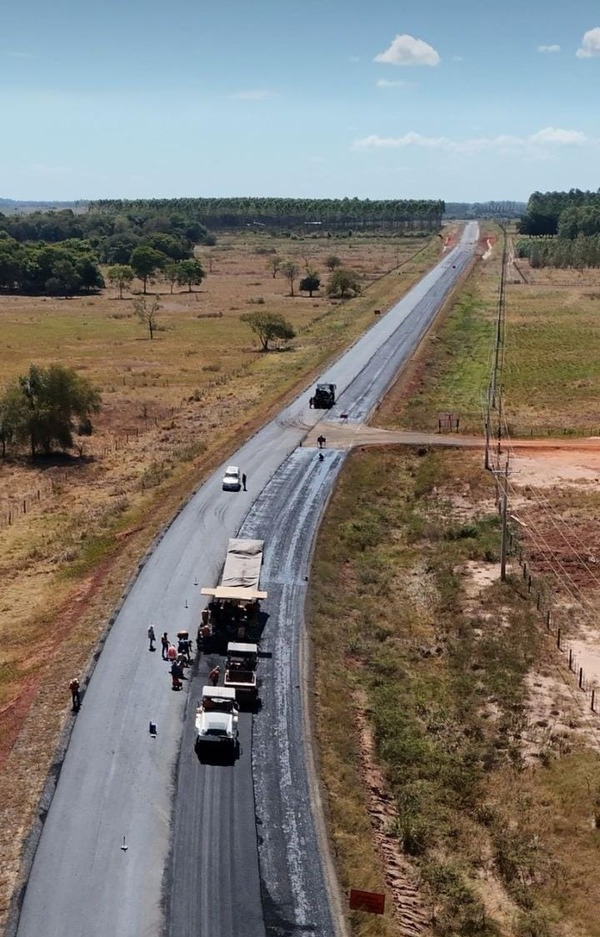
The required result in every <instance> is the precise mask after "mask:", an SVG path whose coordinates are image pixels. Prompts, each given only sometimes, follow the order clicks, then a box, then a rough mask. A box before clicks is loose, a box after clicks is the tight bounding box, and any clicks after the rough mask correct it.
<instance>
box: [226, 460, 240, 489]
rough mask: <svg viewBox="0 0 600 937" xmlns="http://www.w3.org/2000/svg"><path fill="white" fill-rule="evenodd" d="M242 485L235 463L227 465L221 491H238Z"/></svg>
mask: <svg viewBox="0 0 600 937" xmlns="http://www.w3.org/2000/svg"><path fill="white" fill-rule="evenodd" d="M241 487H242V479H241V476H240V470H239V468H238V467H237V465H228V466H227V468H226V469H225V474H224V475H223V491H239V490H240V488H241Z"/></svg>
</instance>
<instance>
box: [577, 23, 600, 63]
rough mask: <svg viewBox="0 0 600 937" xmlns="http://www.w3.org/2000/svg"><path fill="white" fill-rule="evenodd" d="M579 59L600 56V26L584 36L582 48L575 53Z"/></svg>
mask: <svg viewBox="0 0 600 937" xmlns="http://www.w3.org/2000/svg"><path fill="white" fill-rule="evenodd" d="M575 55H576V56H577V58H578V59H591V58H592V57H593V56H594V55H600V26H596V28H595V29H588V31H587V32H586V33H584V34H583V39H582V40H581V48H580V49H577V52H576V53H575Z"/></svg>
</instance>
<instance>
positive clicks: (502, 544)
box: [500, 456, 508, 582]
mask: <svg viewBox="0 0 600 937" xmlns="http://www.w3.org/2000/svg"><path fill="white" fill-rule="evenodd" d="M502 488H503V490H502V511H501V517H502V533H501V536H500V581H501V582H506V547H507V544H508V456H507V458H506V467H505V469H504V484H503V486H502Z"/></svg>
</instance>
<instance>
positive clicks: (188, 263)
mask: <svg viewBox="0 0 600 937" xmlns="http://www.w3.org/2000/svg"><path fill="white" fill-rule="evenodd" d="M205 276H206V274H205V273H204V267H203V266H202V264H201V263H200V261H199V260H195V259H192V260H180V261H179V263H178V264H177V282H178V283H179V285H180V286H187V288H188V292H190V293H191V292H192V286H199V285H200V283H202V280H203V279H204V277H205Z"/></svg>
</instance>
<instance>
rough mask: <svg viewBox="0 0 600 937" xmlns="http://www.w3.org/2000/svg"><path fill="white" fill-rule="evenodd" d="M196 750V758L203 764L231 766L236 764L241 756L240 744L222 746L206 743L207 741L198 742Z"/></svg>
mask: <svg viewBox="0 0 600 937" xmlns="http://www.w3.org/2000/svg"><path fill="white" fill-rule="evenodd" d="M194 750H195V752H196V758H197V759H198V761H199V762H200V764H201V765H215V766H217V765H219V766H222V767H224V766H229V767H231V765H234V764H235V763H236V761H237V760H238V758H239V757H240V746H239V744H237V745H235V746H233V747H231V748H229V747H220V746H218V745H206V744H205V743H202V744H198V743H196V745H195V746H194Z"/></svg>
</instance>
